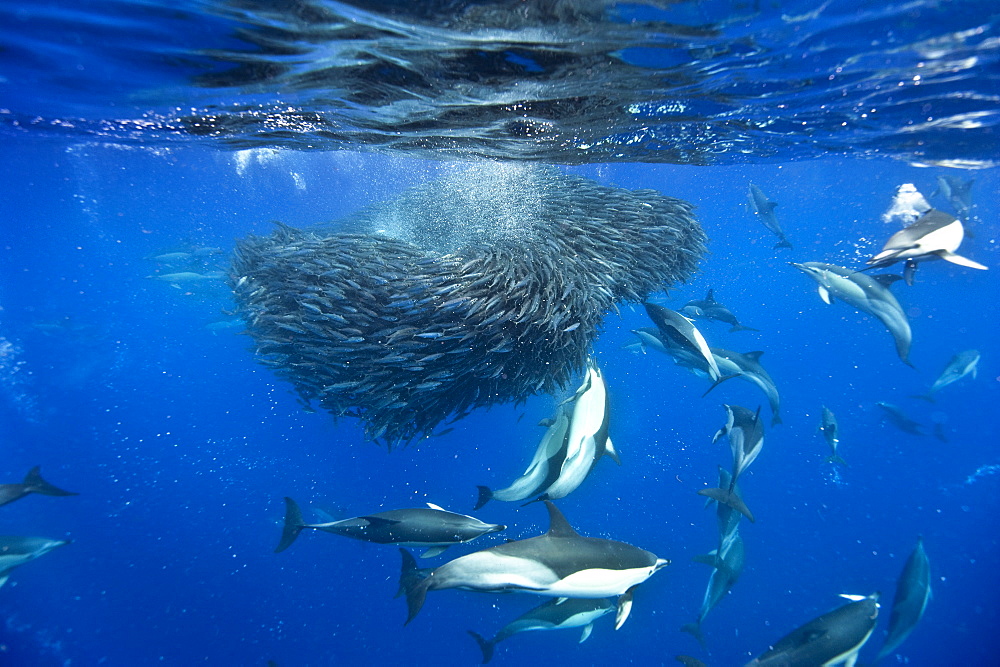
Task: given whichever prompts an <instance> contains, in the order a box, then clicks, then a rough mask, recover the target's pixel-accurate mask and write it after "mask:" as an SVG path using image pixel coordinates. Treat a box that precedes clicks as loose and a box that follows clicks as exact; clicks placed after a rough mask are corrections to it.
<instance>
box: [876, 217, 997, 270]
mask: <svg viewBox="0 0 1000 667" xmlns="http://www.w3.org/2000/svg"><path fill="white" fill-rule="evenodd" d="M964 239H965V228H964V227H963V226H962V223H961V221H960V220H958V219H957V218H955V217H954V216H951V215H948V214H947V213H945V212H944V211H939V210H937V209H933V208H932V209H931V210H929V211H927V212H926V213H924V214H923V215H922V216H920V218H918V219H917V221H916V222H914V223H913V224H912V225H910V226H909V227H906V228H904V229H901V230H900V231H898V232H896V233H895V234H893V235H892V236H890V237H889V240H888V241H886V244H885V246H884V247H883V248H882V250H881V252H879V253H878V254H877V255H875V256H874V257H872V258H871V259H869V260H868V265H869V266H870V267H872V268H873V269H879V268H882V267H886V266H891V265H892V264H895V263H896V262H903V263H904V269H903V278H904V279H905V280H906V284H907V285H912V284H913V275H914V273H915V272H916V270H917V262H925V261H927V260H931V259H943V260H945V261H946V262H951V263H952V264H957V265H959V266H966V267H969V268H972V269H981V270H983V271H985V270H986V269H987V267H985V266H983V265H982V264H980V263H979V262H974V261H972V260H971V259H968V258H967V257H962V256H961V255H957V254H956V251H957V250H958V247H959V246H960V245H961V244H962V241H963V240H964Z"/></svg>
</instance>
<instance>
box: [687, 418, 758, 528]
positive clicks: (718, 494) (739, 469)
mask: <svg viewBox="0 0 1000 667" xmlns="http://www.w3.org/2000/svg"><path fill="white" fill-rule="evenodd" d="M723 407H725V408H726V414H727V416H728V419H727V421H726V425H725V426H723V427H722V428H721V429H719V431H718V432H717V433H716V434H715V437H713V438H712V442H713V443H716V442H718V441H719V438H721V437H722V436H724V435H725V436H728V437H729V447H730V449H731V450H732V452H733V472H732V478H731V480H730V482H729V487H728V488H717V489H701V490H700V491H698V494H699V495H702V496H707V497H709V498H711V499H713V500H717V501H719V502H720V503H724V504H726V505H729V506H730V507H732V508H733V509H734V510H736V511H738V512H739V513H740V514H742V515H743V516H745V517H746V518H748V519H750V522H751V523H753V522H754V517H753V514H752V513H751V512H750V509H749V508H748V507H747V506H746V503H744V502H743V499H742V498H740V496H739V495H738V494H737V493H736V482H737V481H738V480H739V478H740V475H741V474H742V473H743V471H744V470H746V469H747V468H749V467H750V464H751V463H753V462H754V460H755V459H756V458H757V455H758V454H760V451H761V449H762V448H763V447H764V425H763V424H761V422H760V408H757V412H756V413H754V412H752V411H750V410H747V409H746V408H744V407H742V406H740V405H726V406H723Z"/></svg>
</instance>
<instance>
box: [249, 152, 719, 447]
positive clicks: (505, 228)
mask: <svg viewBox="0 0 1000 667" xmlns="http://www.w3.org/2000/svg"><path fill="white" fill-rule="evenodd" d="M527 191H530V192H533V193H534V199H533V200H532V201H525V200H524V198H523V193H524V192H527ZM469 193H474V195H475V196H470V194H469ZM692 208H693V207H692V205H691V204H689V203H687V202H684V201H682V200H679V199H674V198H671V197H666V196H664V195H661V194H659V193H658V192H656V191H654V190H635V191H629V190H623V189H619V188H613V187H608V186H604V185H601V184H599V183H596V182H594V181H591V180H589V179H585V178H581V177H576V176H567V175H565V174H562V173H560V172H559V171H557V170H555V169H550V168H544V167H533V166H529V167H524V166H518V167H516V168H505V167H494V166H479V167H473V168H471V169H469V170H467V171H465V172H463V173H458V174H455V175H452V176H448V177H446V178H442V179H439V180H437V181H431V182H429V183H425V184H423V185H420V186H417V187H415V188H411V189H410V190H408V191H406V192H404V193H403V194H402V195H401V196H400V197H399V198H398V199H396V200H393V201H390V202H386V203H381V204H378V205H376V206H373V207H370V208H369V209H366V210H365V211H362V212H361V213H359V214H356V215H354V216H351V218H349V219H348V220H346V221H344V222H343V224H340V225H334V226H325V227H317V228H314V229H306V230H299V229H293V228H291V227H287V226H279V228H278V229H276V230H275V231H274V232H273V233H272V234H270V235H269V236H263V237H260V236H251V237H248V238H247V239H244V240H242V241H240V242H239V243H238V245H237V248H236V250H235V253H234V256H233V262H232V268H231V273H230V281H231V286H232V288H233V291H234V294H235V298H236V301H237V304H238V308H239V312H240V315H241V316H242V317H243V319H244V320H245V322H246V325H247V330H248V333H249V334H250V336H251V337H252V338H253V341H254V353H255V355H256V357H257V359H258V361H260V362H261V363H262V364H264V365H265V366H268V367H270V368H272V369H273V370H274V371H275V372H276V373H277V374H278V375H279V376H281V377H283V378H285V379H286V380H288V381H290V382H291V383H292V384H293V385H294V386H295V389H296V391H297V392H298V394H299V396H300V397H301V399H302V400H303V401H304V402H305V403H306V404H311V403H314V402H315V403H318V404H319V405H321V406H322V407H323V408H324V409H325V410H327V411H328V412H330V413H331V414H333V415H335V416H354V417H359V418H361V419H362V420H363V421H364V428H365V432H366V435H367V436H368V437H369V438H370V439H372V440H376V441H381V442H385V443H387V444H388V445H389V446H393V445H395V444H401V443H407V442H409V441H411V440H412V439H414V438H418V437H424V436H427V435H431V434H432V433H433V430H434V428H435V427H437V426H438V425H439V424H440V423H441V422H442V421H444V420H446V419H449V418H452V419H457V418H461V417H463V416H465V415H466V414H468V413H469V412H470V411H471V410H474V409H476V408H481V407H489V406H492V405H497V404H502V403H508V402H516V401H521V400H524V399H526V398H527V397H528V396H530V395H532V394H536V393H539V392H547V393H552V392H555V391H557V390H559V389H560V388H562V387H564V386H565V385H566V384H567V383H568V382H570V380H571V379H572V377H573V375H574V374H575V373H577V372H579V371H580V370H581V369H582V368H583V366H584V364H585V362H586V359H587V354H588V351H589V349H590V346H591V344H592V342H593V341H594V339H595V338H596V336H597V335H598V333H599V331H600V328H601V323H602V320H603V317H604V315H605V314H607V313H608V312H609V311H610V310H612V309H614V308H615V303H616V302H623V301H624V302H641V301H643V300H644V299H645V298H646V297H647V296H648V295H649V294H650V293H652V292H655V291H659V290H664V289H667V288H668V287H670V286H671V285H673V284H674V283H677V282H682V281H685V280H686V279H687V278H688V277H689V276H690V275H691V274H692V273H693V272H694V271H695V269H696V267H697V262H698V260H699V259H700V258H701V256H702V255H703V254H704V252H705V242H706V237H705V234H704V232H703V231H702V229H701V227H700V226H699V225H698V222H697V221H696V220H695V218H694V217H693V215H692ZM345 227H347V228H351V229H362V230H364V231H362V232H360V233H357V232H352V233H347V232H344V231H335V230H338V229H341V230H342V229H344V228H345Z"/></svg>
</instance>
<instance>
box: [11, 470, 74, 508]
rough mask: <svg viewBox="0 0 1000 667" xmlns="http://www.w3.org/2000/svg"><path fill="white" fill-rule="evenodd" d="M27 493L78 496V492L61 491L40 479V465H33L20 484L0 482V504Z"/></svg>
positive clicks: (22, 496) (18, 498)
mask: <svg viewBox="0 0 1000 667" xmlns="http://www.w3.org/2000/svg"><path fill="white" fill-rule="evenodd" d="M29 493H38V494H40V495H43V496H78V495H80V494H79V493H74V492H72V491H63V490H62V489H60V488H59V487H57V486H53V485H51V484H49V483H48V482H46V481H45V480H44V479H42V473H41V466H35V467H34V468H32V469H31V470H29V471H28V474H27V475H25V476H24V481H22V482H21V483H20V484H0V506H3V505H6V504H7V503H12V502H14V501H15V500H20V499H21V498H24V497H25V496H26V495H28V494H29Z"/></svg>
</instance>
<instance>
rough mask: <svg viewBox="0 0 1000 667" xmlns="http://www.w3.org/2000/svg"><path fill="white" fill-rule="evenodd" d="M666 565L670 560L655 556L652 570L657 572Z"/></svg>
mask: <svg viewBox="0 0 1000 667" xmlns="http://www.w3.org/2000/svg"><path fill="white" fill-rule="evenodd" d="M668 565H670V561H669V560H667V559H666V558H657V559H656V565H654V566H653V572H659V571H660V570H662V569H663V568H665V567H666V566H668Z"/></svg>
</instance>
